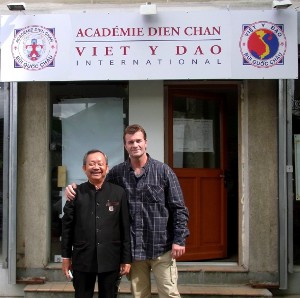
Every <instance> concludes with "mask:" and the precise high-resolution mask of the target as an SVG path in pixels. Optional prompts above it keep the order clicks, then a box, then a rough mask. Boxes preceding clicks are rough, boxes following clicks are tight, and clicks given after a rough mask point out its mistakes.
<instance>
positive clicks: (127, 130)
mask: <svg viewBox="0 0 300 298" xmlns="http://www.w3.org/2000/svg"><path fill="white" fill-rule="evenodd" d="M138 131H141V132H142V133H143V135H144V140H147V134H146V131H145V129H144V128H143V127H142V126H141V125H139V124H132V125H129V126H127V127H126V128H125V130H124V134H123V142H124V144H125V143H126V142H125V135H133V134H135V133H136V132H138Z"/></svg>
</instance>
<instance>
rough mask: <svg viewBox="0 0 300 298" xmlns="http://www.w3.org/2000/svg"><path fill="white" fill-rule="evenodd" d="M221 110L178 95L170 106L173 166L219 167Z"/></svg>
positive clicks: (207, 103)
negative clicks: (171, 107) (171, 109)
mask: <svg viewBox="0 0 300 298" xmlns="http://www.w3.org/2000/svg"><path fill="white" fill-rule="evenodd" d="M219 118H220V107H219V103H218V102H216V101H213V100H204V99H197V98H189V97H184V96H178V97H175V98H174V103H173V152H174V153H173V154H174V155H173V166H174V167H175V168H219V167H220V141H219V140H220V129H219V128H220V119H219Z"/></svg>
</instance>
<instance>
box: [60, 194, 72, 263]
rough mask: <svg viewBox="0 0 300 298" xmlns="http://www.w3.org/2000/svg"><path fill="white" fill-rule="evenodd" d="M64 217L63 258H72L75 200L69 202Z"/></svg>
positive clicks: (65, 207)
mask: <svg viewBox="0 0 300 298" xmlns="http://www.w3.org/2000/svg"><path fill="white" fill-rule="evenodd" d="M63 211H64V215H63V217H62V241H61V247H62V257H63V258H71V256H72V245H73V235H74V223H73V220H74V200H73V201H67V202H66V204H65V206H64V209H63Z"/></svg>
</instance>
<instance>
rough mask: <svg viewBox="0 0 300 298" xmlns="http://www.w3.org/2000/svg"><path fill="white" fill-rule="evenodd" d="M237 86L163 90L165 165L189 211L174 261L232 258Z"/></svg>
mask: <svg viewBox="0 0 300 298" xmlns="http://www.w3.org/2000/svg"><path fill="white" fill-rule="evenodd" d="M238 95H239V85H238V84H226V85H222V84H217V85H216V84H206V85H202V84H192V85H191V84H177V85H176V84H169V85H167V86H166V98H167V119H168V121H167V126H168V137H167V140H166V141H167V144H168V154H167V156H168V163H169V165H170V166H171V167H172V168H173V170H174V172H175V173H176V175H177V176H178V179H179V182H180V184H181V187H182V190H183V194H184V197H185V201H186V205H187V207H188V209H189V212H190V220H189V229H190V236H189V237H188V239H187V243H186V254H185V255H184V256H183V257H182V258H181V259H180V261H203V260H206V261H212V260H224V261H227V260H230V261H237V259H238Z"/></svg>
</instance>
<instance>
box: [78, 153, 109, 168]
mask: <svg viewBox="0 0 300 298" xmlns="http://www.w3.org/2000/svg"><path fill="white" fill-rule="evenodd" d="M97 152H99V153H101V154H102V155H103V156H104V158H105V161H106V164H107V165H108V158H107V156H106V154H105V153H104V152H102V151H101V150H99V149H92V150H89V151H88V152H87V153H86V154H84V156H83V165H86V159H87V157H88V155H90V154H93V153H97Z"/></svg>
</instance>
